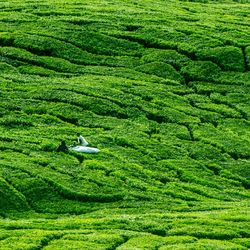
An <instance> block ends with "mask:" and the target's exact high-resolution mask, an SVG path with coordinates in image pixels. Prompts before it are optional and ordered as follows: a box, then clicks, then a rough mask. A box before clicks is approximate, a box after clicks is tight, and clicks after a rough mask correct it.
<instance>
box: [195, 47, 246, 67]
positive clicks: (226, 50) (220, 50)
mask: <svg viewBox="0 0 250 250" xmlns="http://www.w3.org/2000/svg"><path fill="white" fill-rule="evenodd" d="M197 57H198V58H199V59H200V60H211V61H212V62H215V63H216V64H218V65H219V66H220V67H221V68H222V69H223V70H228V71H244V69H245V65H244V57H243V54H242V50H241V49H240V48H236V47H233V46H223V47H216V48H211V49H205V50H201V51H199V52H198V54H197Z"/></svg>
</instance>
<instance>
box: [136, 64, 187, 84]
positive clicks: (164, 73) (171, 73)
mask: <svg viewBox="0 0 250 250" xmlns="http://www.w3.org/2000/svg"><path fill="white" fill-rule="evenodd" d="M136 70H138V71H141V72H144V73H147V74H153V75H157V76H159V77H163V78H167V79H171V80H176V81H183V78H182V76H181V75H180V74H179V73H178V72H177V71H176V70H175V69H174V67H172V66H171V65H170V64H167V63H162V62H152V63H147V64H144V65H142V66H139V67H136Z"/></svg>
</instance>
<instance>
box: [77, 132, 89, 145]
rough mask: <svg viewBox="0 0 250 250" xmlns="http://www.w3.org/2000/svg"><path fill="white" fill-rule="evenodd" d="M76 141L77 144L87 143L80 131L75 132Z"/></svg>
mask: <svg viewBox="0 0 250 250" xmlns="http://www.w3.org/2000/svg"><path fill="white" fill-rule="evenodd" d="M77 142H78V144H80V145H81V146H87V145H88V144H89V143H88V142H87V141H86V140H85V138H84V137H83V136H82V135H80V133H77Z"/></svg>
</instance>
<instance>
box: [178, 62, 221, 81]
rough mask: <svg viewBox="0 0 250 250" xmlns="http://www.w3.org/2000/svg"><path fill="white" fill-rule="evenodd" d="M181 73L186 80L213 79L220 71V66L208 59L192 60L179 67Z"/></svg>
mask: <svg viewBox="0 0 250 250" xmlns="http://www.w3.org/2000/svg"><path fill="white" fill-rule="evenodd" d="M181 73H182V74H183V75H184V77H185V79H188V80H208V81H209V80H211V81H213V80H214V79H215V78H216V77H218V74H219V73H220V68H219V67H218V66H217V65H216V64H214V63H212V62H210V61H192V62H189V63H187V65H186V66H184V67H182V68H181Z"/></svg>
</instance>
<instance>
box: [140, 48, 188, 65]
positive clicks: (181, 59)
mask: <svg viewBox="0 0 250 250" xmlns="http://www.w3.org/2000/svg"><path fill="white" fill-rule="evenodd" d="M142 60H143V62H145V63H150V62H165V63H168V64H171V65H173V66H174V67H177V68H181V67H182V66H183V65H184V63H185V62H188V61H189V58H188V57H186V56H185V55H182V54H180V53H178V52H177V51H175V50H152V52H149V53H148V54H146V55H145V56H143V57H142Z"/></svg>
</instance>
